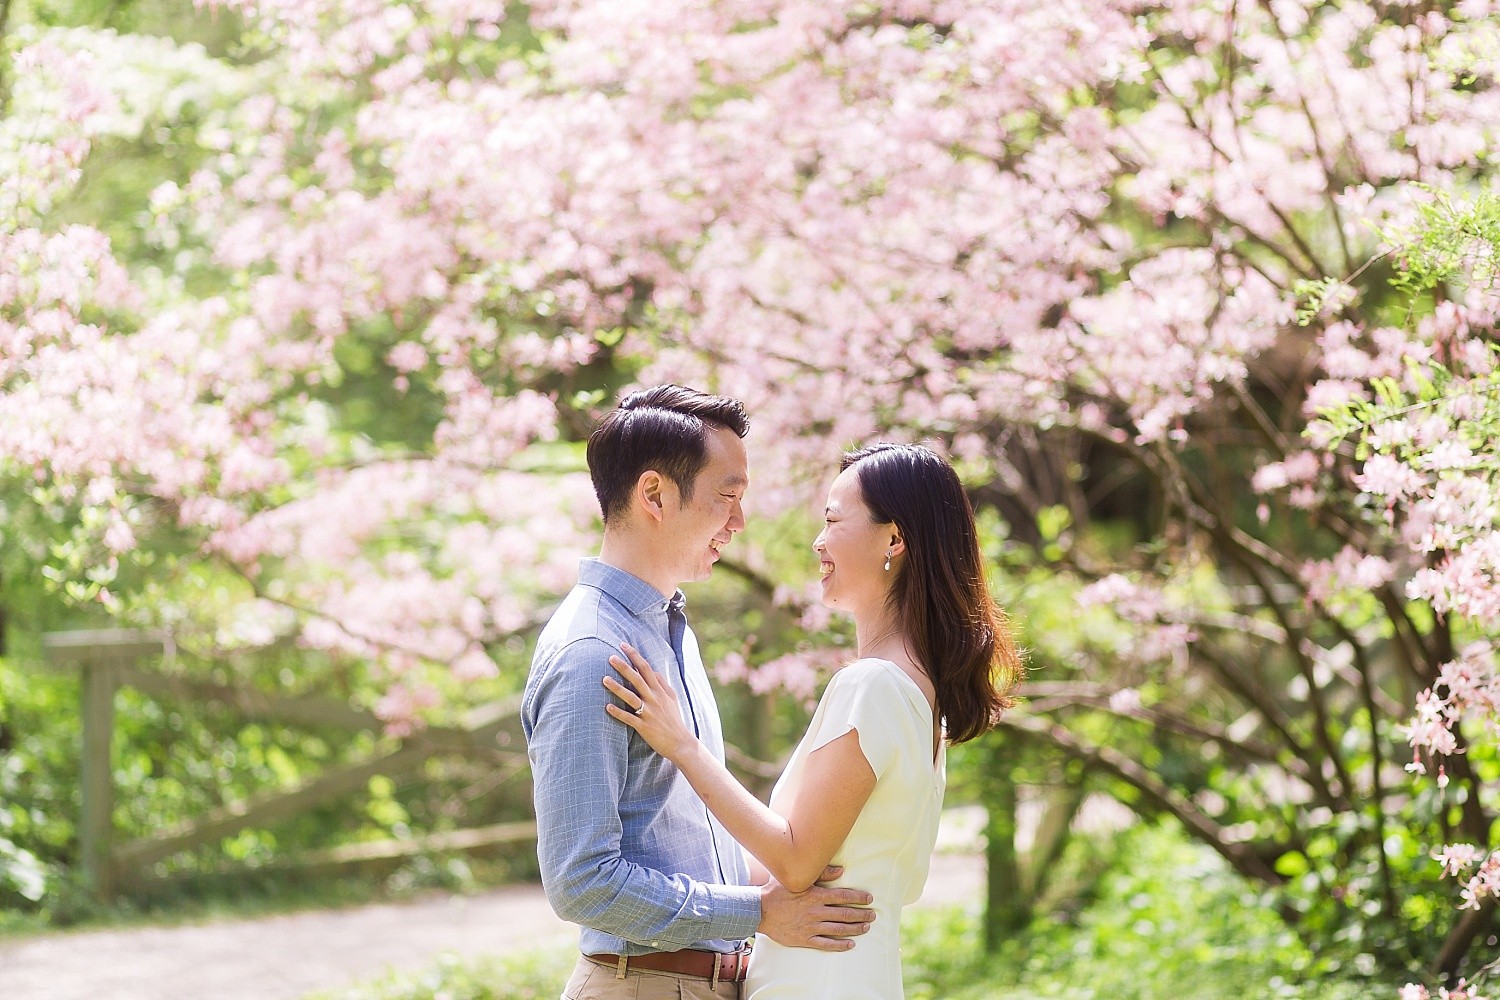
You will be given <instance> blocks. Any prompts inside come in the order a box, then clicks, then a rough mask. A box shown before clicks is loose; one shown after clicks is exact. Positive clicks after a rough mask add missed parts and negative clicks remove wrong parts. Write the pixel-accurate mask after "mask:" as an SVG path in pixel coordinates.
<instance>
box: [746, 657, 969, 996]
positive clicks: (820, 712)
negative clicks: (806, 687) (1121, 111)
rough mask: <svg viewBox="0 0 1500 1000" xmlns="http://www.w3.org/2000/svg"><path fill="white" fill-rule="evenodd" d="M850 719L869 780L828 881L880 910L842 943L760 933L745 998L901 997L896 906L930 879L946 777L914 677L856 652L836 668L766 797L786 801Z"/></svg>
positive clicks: (943, 755)
mask: <svg viewBox="0 0 1500 1000" xmlns="http://www.w3.org/2000/svg"><path fill="white" fill-rule="evenodd" d="M850 729H857V730H859V746H860V749H861V750H862V751H863V752H864V755H865V758H866V759H867V760H868V761H869V762H870V768H871V770H873V771H874V772H875V790H874V791H873V792H872V793H871V794H870V800H869V801H868V802H867V803H865V807H864V809H863V810H862V811H861V812H860V814H859V818H858V819H857V820H855V821H854V827H853V829H851V830H850V831H849V836H848V838H846V839H845V841H844V843H843V846H841V847H840V848H839V850H838V852H837V853H836V854H834V856H833V861H832V862H831V863H832V864H836V865H843V866H844V874H843V877H842V878H840V879H839V881H838V882H837V883H835V884H837V885H842V886H849V887H850V888H855V889H865V890H868V891H869V892H871V893H873V894H874V896H875V903H874V908H875V910H876V912H877V914H878V915H877V917H876V919H875V922H874V924H872V925H871V927H870V931H869V933H868V934H864V935H862V936H860V937H858V938H855V939H854V942H855V944H854V947H853V948H852V949H851V950H849V951H844V952H823V951H813V950H811V949H807V948H786V947H783V946H781V945H779V944H777V943H776V942H774V941H772V940H770V939H769V938H767V937H766V936H765V935H758V936H757V937H756V941H755V952H754V956H755V957H754V958H753V959H752V961H751V963H750V975H749V978H748V979H747V980H746V981H745V991H744V997H745V1000H900V998H901V997H902V989H901V907H902V906H904V905H905V904H907V903H913V902H915V901H916V900H917V897H918V896H920V895H921V894H922V886H923V885H924V884H925V883H926V881H927V868H928V864H929V862H930V861H931V859H932V848H933V844H934V843H935V842H936V840H937V829H938V816H939V814H940V813H941V811H942V805H943V789H944V787H945V785H946V783H947V750H946V748H939V750H938V756H937V760H936V761H934V760H933V753H932V751H933V719H932V709H931V707H930V706H929V705H928V702H927V699H926V697H925V696H924V695H923V694H922V690H921V688H919V687H918V686H917V682H916V681H914V680H912V679H911V678H910V677H908V676H907V675H906V673H905V672H904V671H902V669H901V668H900V667H898V666H896V664H894V663H892V662H890V661H889V660H877V659H868V658H867V659H861V660H855V661H854V662H853V663H851V664H849V665H848V666H847V667H844V668H843V669H842V670H840V671H839V672H838V673H836V674H834V676H833V680H831V681H829V683H828V688H827V690H825V691H824V692H823V699H822V701H820V702H819V703H818V709H817V711H816V712H815V713H814V714H813V718H812V722H811V724H810V725H809V726H808V730H807V735H806V736H804V737H803V738H802V742H801V743H800V744H798V746H797V749H796V751H795V752H794V753H793V754H792V759H791V761H790V762H789V763H788V764H787V768H786V771H785V773H783V774H782V776H781V779H780V780H779V781H777V783H776V788H775V790H774V791H773V792H772V793H771V807H772V808H773V809H776V810H777V811H778V812H782V810H783V809H786V808H789V807H790V804H791V802H792V801H793V800H794V798H795V796H796V794H797V789H798V788H799V786H800V785H801V782H802V780H803V775H804V773H805V771H806V765H807V756H808V754H810V753H812V752H813V751H814V750H817V749H818V748H819V747H822V746H824V745H826V744H828V743H830V742H832V741H833V740H835V739H837V738H838V737H840V736H842V735H844V734H845V733H847V732H848V731H849V730H850ZM783 815H785V813H784V812H783Z"/></svg>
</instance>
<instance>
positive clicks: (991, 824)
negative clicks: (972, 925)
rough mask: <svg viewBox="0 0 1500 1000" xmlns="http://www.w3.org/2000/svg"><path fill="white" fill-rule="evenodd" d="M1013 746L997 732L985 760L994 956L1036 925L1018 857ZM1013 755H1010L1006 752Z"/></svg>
mask: <svg viewBox="0 0 1500 1000" xmlns="http://www.w3.org/2000/svg"><path fill="white" fill-rule="evenodd" d="M1014 749H1015V747H1014V742H1013V741H1006V740H1004V739H1002V738H1001V737H1000V736H999V734H998V733H992V734H991V735H990V737H989V739H988V740H987V746H986V754H985V761H984V786H983V792H982V794H983V798H984V807H985V813H986V817H987V818H986V821H985V826H984V841H985V846H984V860H985V868H986V872H987V875H986V887H985V897H984V951H985V954H987V955H993V954H994V953H995V952H996V951H998V950H999V948H1000V945H1001V943H1002V942H1004V941H1005V940H1006V939H1007V938H1008V937H1010V936H1012V935H1014V934H1016V933H1017V932H1019V931H1021V930H1023V929H1025V927H1026V925H1027V924H1028V923H1030V922H1031V899H1030V898H1029V897H1028V896H1027V894H1026V891H1025V888H1024V886H1023V885H1022V883H1021V865H1020V859H1019V858H1018V857H1017V855H1016V806H1017V795H1016V783H1015V769H1014V768H1013V767H1012V766H1011V757H1012V753H1013V752H1014ZM1007 751H1011V752H1007Z"/></svg>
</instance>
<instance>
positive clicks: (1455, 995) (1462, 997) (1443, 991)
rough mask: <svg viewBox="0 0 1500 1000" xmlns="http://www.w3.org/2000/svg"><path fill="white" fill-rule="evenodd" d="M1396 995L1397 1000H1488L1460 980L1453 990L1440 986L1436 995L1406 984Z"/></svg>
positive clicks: (1422, 988) (1415, 984)
mask: <svg viewBox="0 0 1500 1000" xmlns="http://www.w3.org/2000/svg"><path fill="white" fill-rule="evenodd" d="M1396 995H1397V997H1398V998H1399V1000H1489V998H1488V997H1486V996H1484V995H1483V994H1480V993H1476V992H1475V991H1474V988H1473V987H1472V986H1469V985H1468V984H1467V982H1466V981H1465V980H1462V979H1460V980H1459V981H1458V985H1457V986H1455V987H1454V988H1453V989H1451V990H1450V989H1448V988H1447V987H1446V986H1440V987H1438V991H1437V992H1436V993H1433V992H1432V991H1431V990H1429V989H1428V988H1427V987H1425V986H1422V985H1420V984H1418V983H1408V984H1407V985H1405V986H1403V987H1401V989H1400V990H1398V991H1397V993H1396Z"/></svg>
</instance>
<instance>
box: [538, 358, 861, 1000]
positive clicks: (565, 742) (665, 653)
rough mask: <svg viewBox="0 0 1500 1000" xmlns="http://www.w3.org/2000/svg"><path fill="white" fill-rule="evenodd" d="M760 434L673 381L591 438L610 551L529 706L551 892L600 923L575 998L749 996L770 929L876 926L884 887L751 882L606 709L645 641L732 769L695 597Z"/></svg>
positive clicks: (622, 409) (561, 909) (694, 804)
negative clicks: (611, 680) (694, 583)
mask: <svg viewBox="0 0 1500 1000" xmlns="http://www.w3.org/2000/svg"><path fill="white" fill-rule="evenodd" d="M747 429H748V421H747V419H746V416H745V410H744V407H743V406H742V405H741V404H740V403H739V402H738V401H737V400H733V399H727V398H724V397H720V396H710V395H706V394H704V393H701V392H697V391H695V390H693V389H686V388H682V387H680V386H675V385H665V386H658V387H656V388H654V389H649V390H643V391H640V392H636V393H632V394H631V395H629V396H627V397H625V399H623V400H622V401H621V402H620V405H619V407H618V408H617V409H615V410H614V411H612V412H611V413H609V414H608V415H607V416H606V417H605V418H604V419H603V420H602V421H601V422H600V424H599V426H598V427H597V428H596V429H595V431H594V433H593V434H592V436H590V438H589V443H588V453H587V454H588V466H589V474H590V476H591V477H592V478H593V482H594V491H595V493H597V495H598V497H599V506H600V508H601V509H602V510H603V513H604V542H603V545H602V547H601V549H600V552H599V557H598V559H586V560H584V562H583V564H582V567H581V568H580V572H579V581H578V585H577V586H576V587H574V588H573V590H572V592H571V593H569V594H568V596H567V598H566V599H565V600H564V601H563V603H562V606H561V607H559V608H558V610H557V612H556V613H555V614H554V615H553V616H552V620H551V621H550V622H548V624H547V627H546V628H545V629H544V630H543V631H542V635H541V638H540V639H539V640H538V642H537V648H536V654H535V657H534V658H533V660H532V665H531V674H530V676H529V677H528V678H527V682H526V694H525V698H524V701H523V703H522V709H521V719H522V725H523V726H524V728H525V731H526V739H527V743H528V752H529V754H530V757H531V766H532V775H533V778H534V780H535V786H536V814H537V854H538V857H539V859H540V861H541V868H542V884H543V886H544V887H545V888H546V891H547V898H548V900H550V901H551V903H552V908H553V909H554V910H556V911H557V913H558V915H559V916H561V917H562V918H563V919H565V920H571V921H573V922H575V923H578V924H580V925H582V928H581V933H580V940H579V944H580V948H581V949H582V951H583V956H582V957H581V958H580V959H579V962H578V965H577V967H576V968H575V970H574V973H573V976H572V978H571V979H570V980H569V982H568V986H567V988H566V990H565V991H564V993H563V998H564V1000H583V998H588V1000H595V998H611V997H622V998H623V997H629V998H632V1000H635V998H639V1000H648V998H650V997H656V996H658V995H660V996H662V997H667V996H670V997H673V998H676V997H678V996H679V995H680V996H682V997H692V998H704V1000H706V998H709V997H739V995H740V989H739V983H740V982H741V981H742V980H743V979H744V970H745V968H746V966H747V965H748V957H749V956H748V954H747V952H746V949H745V942H746V939H747V938H749V937H750V936H751V935H753V934H754V933H756V932H757V931H759V932H760V933H763V934H766V935H768V936H769V937H771V938H773V939H775V940H776V941H779V942H781V943H783V944H787V945H791V946H794V947H811V948H819V949H822V950H825V951H843V950H847V949H848V948H852V947H853V946H854V942H853V941H852V940H850V938H852V937H854V936H856V935H859V934H863V933H864V932H865V931H866V930H867V929H868V928H869V921H870V920H871V919H873V917H872V915H871V911H870V910H867V909H863V908H862V907H863V906H864V905H865V904H868V903H869V902H870V895H869V894H868V893H864V892H858V891H855V890H849V889H833V888H826V887H823V886H813V887H812V888H811V889H809V890H807V891H806V892H803V893H792V892H790V891H788V890H787V889H785V888H784V887H782V886H780V885H778V884H777V883H775V882H774V881H772V882H769V883H768V884H766V885H762V886H749V885H746V883H747V882H748V881H749V872H748V870H747V866H746V862H745V857H744V854H743V852H742V851H741V850H740V848H739V846H738V845H737V844H735V843H734V841H733V840H731V839H730V838H729V836H728V834H727V833H725V831H724V829H723V827H721V826H720V825H719V823H718V821H717V820H715V819H713V817H712V816H710V815H709V813H708V810H707V809H706V808H705V807H704V805H703V803H702V802H701V801H699V799H698V798H697V796H696V795H694V793H693V791H692V789H691V788H690V787H689V786H688V783H687V781H686V780H684V779H683V777H682V776H681V774H679V773H678V772H677V770H676V768H675V767H674V766H673V765H672V764H671V763H669V762H668V761H667V760H666V759H665V758H662V757H660V756H658V755H657V754H656V753H654V752H653V751H652V750H651V748H650V747H648V746H647V745H646V743H645V742H644V741H643V740H641V738H640V737H638V736H636V735H635V733H634V732H632V731H631V730H630V728H629V727H627V726H624V725H622V724H620V723H619V722H617V721H615V720H613V719H610V718H609V717H608V715H606V714H605V711H604V706H605V705H606V704H607V703H609V702H610V701H611V695H610V694H609V692H608V691H606V690H605V689H604V686H603V683H602V682H603V679H604V677H606V676H613V668H611V667H610V665H609V657H610V656H611V655H612V654H615V653H618V652H619V649H620V643H622V642H629V643H630V644H631V645H633V646H635V647H636V648H637V649H639V650H640V651H641V652H642V653H643V654H644V655H645V656H646V657H647V658H649V659H650V660H651V662H652V663H658V664H663V665H665V666H666V667H667V668H668V670H667V674H668V676H669V678H670V680H671V683H672V685H673V687H674V688H675V689H676V691H677V700H678V705H679V707H680V709H681V711H682V713H683V718H684V719H685V720H687V721H689V722H690V723H691V724H692V726H693V728H694V730H695V732H697V733H698V735H699V737H700V738H701V739H702V740H703V742H704V744H705V745H706V746H708V747H709V748H711V749H712V751H713V752H714V753H716V754H718V755H719V756H720V757H721V759H722V756H723V752H724V741H723V734H722V732H721V730H720V724H719V712H718V706H717V704H716V703H715V701H714V695H713V690H712V688H710V686H709V683H708V675H707V674H706V673H705V671H704V669H703V661H702V659H701V657H700V655H699V652H698V643H697V640H696V639H695V638H694V636H693V632H692V630H691V629H690V628H688V627H687V619H686V616H685V613H684V609H683V597H682V591H681V590H679V589H678V587H679V585H680V584H681V583H684V582H687V581H690V580H706V579H708V576H709V573H710V572H711V571H712V569H713V564H714V563H715V562H716V561H718V559H719V551H720V549H722V548H723V547H724V546H725V545H726V544H728V543H729V541H730V539H731V538H733V537H734V535H735V534H736V533H737V532H739V531H742V530H744V527H745V517H744V511H743V509H742V508H741V502H742V500H743V498H744V495H745V491H746V489H747V488H748V487H749V485H750V481H749V470H748V463H747V459H746V454H745V445H744V442H743V441H742V440H741V439H742V438H743V437H744V436H745V433H746V431H747ZM835 875H836V870H835V869H830V870H829V872H826V873H825V877H828V878H831V877H834V876H835Z"/></svg>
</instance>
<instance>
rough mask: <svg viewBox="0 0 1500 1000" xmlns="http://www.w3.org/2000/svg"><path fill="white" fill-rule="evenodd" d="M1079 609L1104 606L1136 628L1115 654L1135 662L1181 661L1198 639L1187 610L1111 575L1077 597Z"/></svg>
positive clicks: (1164, 595)
mask: <svg viewBox="0 0 1500 1000" xmlns="http://www.w3.org/2000/svg"><path fill="white" fill-rule="evenodd" d="M1076 600H1077V603H1078V606H1079V607H1080V608H1091V607H1107V608H1109V609H1110V610H1111V611H1112V612H1114V614H1116V615H1118V616H1119V617H1120V618H1121V619H1123V620H1124V621H1126V622H1129V623H1131V625H1133V626H1135V627H1133V628H1131V629H1130V630H1129V632H1128V633H1126V634H1125V635H1123V636H1121V637H1120V638H1119V643H1118V649H1117V652H1118V653H1119V654H1120V655H1123V656H1125V657H1127V658H1129V659H1131V660H1134V661H1135V662H1138V663H1153V662H1160V661H1163V660H1165V661H1168V662H1178V663H1180V662H1182V661H1183V658H1184V657H1185V655H1186V653H1187V649H1188V646H1189V645H1190V644H1191V643H1193V642H1194V641H1195V640H1196V639H1197V638H1198V633H1197V631H1196V629H1194V628H1193V627H1192V625H1191V624H1190V623H1189V621H1188V620H1186V617H1185V616H1186V615H1187V614H1190V609H1188V608H1185V607H1183V606H1182V605H1181V603H1180V601H1178V600H1176V599H1174V598H1172V597H1170V596H1169V595H1168V594H1167V593H1166V592H1165V591H1163V590H1162V589H1161V588H1160V587H1157V586H1153V585H1150V584H1146V583H1142V582H1139V581H1135V580H1132V579H1130V578H1129V577H1127V576H1125V575H1124V574H1122V573H1111V574H1109V575H1108V576H1105V577H1103V578H1102V579H1099V580H1096V581H1095V582H1093V583H1091V584H1088V585H1087V586H1085V587H1084V588H1083V589H1082V590H1081V591H1079V592H1078V596H1077V598H1076Z"/></svg>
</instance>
